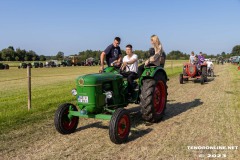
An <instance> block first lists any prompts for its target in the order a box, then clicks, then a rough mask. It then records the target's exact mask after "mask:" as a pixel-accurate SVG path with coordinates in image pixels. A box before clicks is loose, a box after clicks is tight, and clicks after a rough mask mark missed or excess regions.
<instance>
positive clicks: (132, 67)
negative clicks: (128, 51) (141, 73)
mask: <svg viewBox="0 0 240 160" xmlns="http://www.w3.org/2000/svg"><path fill="white" fill-rule="evenodd" d="M134 59H136V61H135V62H134V63H133V64H128V65H127V66H128V67H127V66H126V71H127V72H128V71H131V72H135V73H137V72H138V56H137V55H136V54H133V55H132V57H128V55H126V56H124V57H123V62H129V61H131V60H134Z"/></svg>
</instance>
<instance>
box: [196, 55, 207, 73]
mask: <svg viewBox="0 0 240 160" xmlns="http://www.w3.org/2000/svg"><path fill="white" fill-rule="evenodd" d="M204 61H205V58H204V56H203V54H202V52H200V53H199V55H198V63H197V69H198V70H200V66H201V65H202V64H203V63H204Z"/></svg>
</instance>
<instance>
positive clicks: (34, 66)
mask: <svg viewBox="0 0 240 160" xmlns="http://www.w3.org/2000/svg"><path fill="white" fill-rule="evenodd" d="M31 65H32V67H33V68H43V63H42V62H32V64H31Z"/></svg>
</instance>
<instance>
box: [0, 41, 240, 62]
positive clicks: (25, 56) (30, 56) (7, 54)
mask: <svg viewBox="0 0 240 160" xmlns="http://www.w3.org/2000/svg"><path fill="white" fill-rule="evenodd" d="M101 53H102V51H100V50H95V51H94V50H86V51H81V52H78V54H74V56H78V57H79V59H80V60H81V61H84V60H86V59H87V58H89V57H92V58H95V59H96V60H98V59H99V57H100V54H101ZM122 53H123V55H125V54H126V52H125V51H124V50H122ZM134 53H135V54H137V55H138V58H139V59H147V58H148V57H149V52H148V51H143V50H135V51H134ZM195 54H198V53H195ZM203 54H204V56H205V57H206V58H216V57H219V56H222V57H223V58H230V57H232V56H237V55H238V56H240V45H236V46H234V47H233V48H232V52H231V53H225V52H222V53H220V54H217V55H213V54H206V53H203ZM189 55H190V54H187V53H183V52H181V51H179V50H173V51H171V52H169V53H168V54H167V55H166V56H167V57H166V59H169V60H186V59H189ZM65 58H66V56H64V53H63V52H61V51H59V52H58V53H57V54H56V55H55V56H45V55H38V54H37V53H36V52H35V51H33V50H29V51H26V50H25V49H20V48H17V49H16V50H15V49H14V47H13V46H9V47H8V48H4V49H2V50H1V51H0V61H45V60H51V59H56V60H64V59H65Z"/></svg>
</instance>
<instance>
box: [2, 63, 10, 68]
mask: <svg viewBox="0 0 240 160" xmlns="http://www.w3.org/2000/svg"><path fill="white" fill-rule="evenodd" d="M0 69H9V65H8V64H3V63H0Z"/></svg>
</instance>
